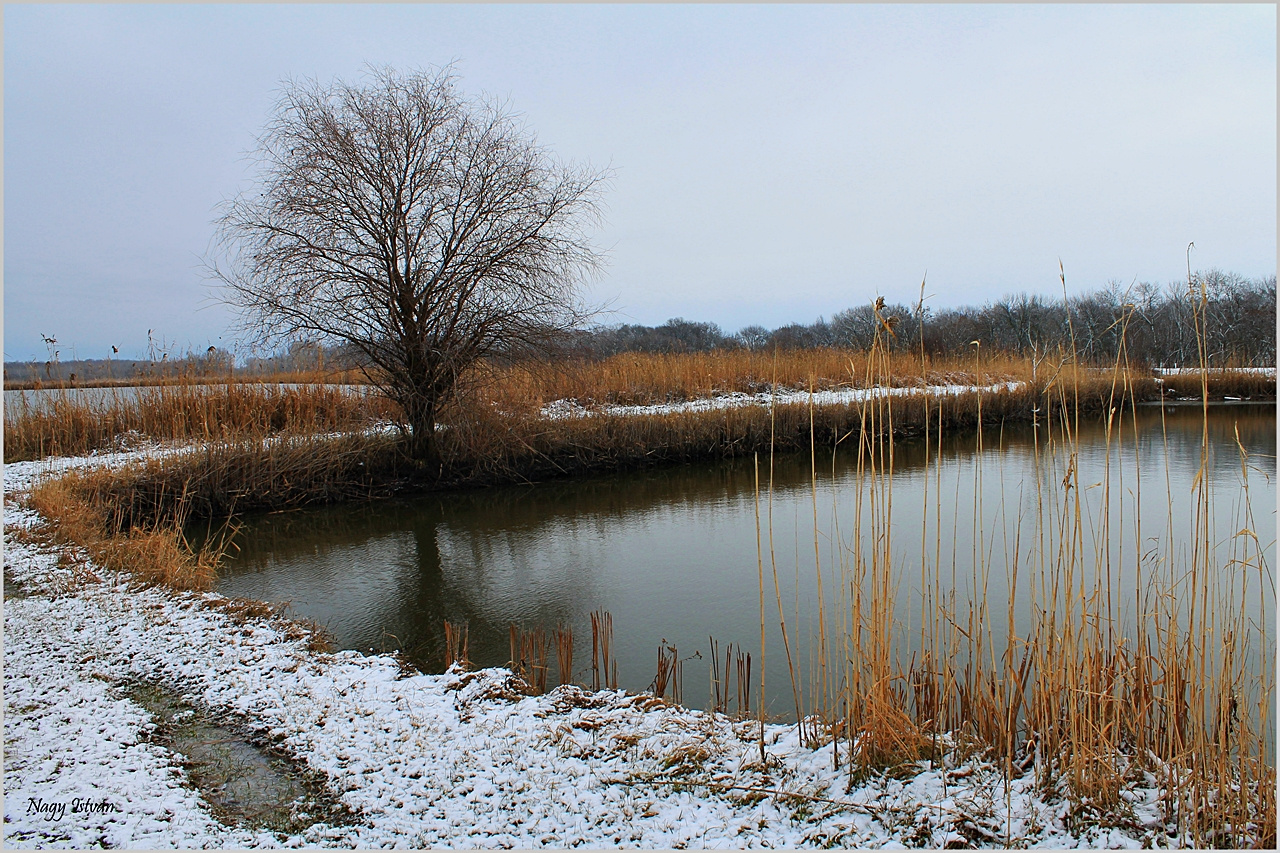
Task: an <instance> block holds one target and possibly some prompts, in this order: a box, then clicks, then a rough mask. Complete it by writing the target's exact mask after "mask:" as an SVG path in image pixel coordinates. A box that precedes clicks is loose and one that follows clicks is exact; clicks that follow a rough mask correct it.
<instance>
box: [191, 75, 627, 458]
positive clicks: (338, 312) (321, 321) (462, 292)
mask: <svg viewBox="0 0 1280 853" xmlns="http://www.w3.org/2000/svg"><path fill="white" fill-rule="evenodd" d="M257 155H258V158H259V162H260V165H261V172H260V184H261V185H260V186H259V187H258V188H257V191H255V192H252V193H250V194H247V195H241V196H239V197H237V198H235V199H234V200H232V201H230V202H228V203H227V205H226V206H225V208H224V211H223V214H222V216H221V218H220V220H219V223H218V224H219V226H220V236H221V243H220V246H221V248H222V250H223V254H222V256H221V257H220V258H219V259H218V260H215V261H214V263H213V267H214V275H215V276H216V277H217V278H218V279H220V280H221V281H222V282H223V283H224V284H225V286H226V290H227V292H228V294H229V301H230V302H232V303H233V304H235V305H237V306H239V307H240V308H241V309H243V311H244V319H245V322H246V326H247V327H248V328H250V329H252V330H254V331H255V332H256V333H257V334H258V336H259V337H261V338H264V339H268V340H275V341H278V340H282V339H284V340H287V339H296V338H299V337H303V338H307V339H310V340H316V341H321V342H330V343H336V342H346V343H347V344H349V345H350V346H351V347H353V348H354V349H355V350H357V351H358V352H359V353H361V354H362V355H363V357H364V359H366V360H367V362H368V363H369V365H370V366H371V367H370V369H369V371H368V373H369V377H370V380H371V381H372V382H374V383H375V384H376V385H377V386H378V387H379V388H380V389H381V390H382V392H384V393H385V394H386V395H387V396H389V397H390V398H391V399H392V400H394V401H395V402H397V403H398V404H399V405H400V406H401V407H402V408H403V410H404V413H405V417H406V420H407V421H408V424H409V427H410V429H411V442H410V449H411V454H412V456H413V457H414V458H416V459H418V460H420V461H421V462H422V463H423V464H424V466H426V467H427V468H429V469H433V470H434V471H436V472H438V471H439V466H440V453H439V445H438V442H437V439H436V422H437V418H438V416H439V413H440V409H441V406H442V404H443V403H444V402H445V400H446V398H448V397H449V395H451V394H452V393H454V392H455V390H456V388H457V385H458V382H459V378H460V376H462V375H463V374H464V372H465V371H466V370H467V368H468V367H470V366H472V365H474V364H475V363H476V362H477V360H479V359H483V358H485V357H487V356H491V355H497V354H515V353H518V352H520V351H522V350H527V349H530V348H536V347H538V346H540V345H541V344H542V343H544V342H545V341H546V339H547V338H548V336H549V335H554V334H555V333H557V332H562V331H565V330H568V329H570V328H572V327H574V326H575V325H576V324H578V323H579V322H580V320H581V319H583V318H584V317H585V316H587V315H588V312H587V311H586V309H585V306H584V305H583V303H582V301H581V299H580V297H579V290H578V285H579V282H580V281H581V280H582V278H583V276H584V275H585V274H588V273H590V272H592V271H594V270H595V269H596V268H597V267H598V265H599V263H600V255H599V253H598V252H597V251H596V250H595V249H594V248H593V247H592V245H591V243H590V242H589V240H588V234H587V229H588V226H591V225H593V224H595V223H596V222H597V220H598V213H599V208H598V200H599V193H600V191H601V189H602V188H603V185H604V183H605V181H606V178H607V176H606V174H605V173H603V172H598V171H592V170H590V169H589V168H585V167H574V166H570V165H565V164H563V163H561V162H559V161H558V160H556V159H555V158H554V157H553V156H552V155H551V154H550V153H548V152H547V151H546V150H545V149H543V148H541V147H540V146H539V145H538V144H537V142H536V140H535V138H534V137H533V135H532V134H531V133H530V132H529V131H527V130H526V129H525V128H524V127H523V126H522V125H521V124H520V122H519V121H518V119H517V117H516V116H514V115H513V114H512V113H511V112H509V111H508V110H507V109H505V108H504V107H502V106H500V105H496V104H493V103H490V102H487V101H482V100H477V99H471V98H467V97H464V96H463V95H462V94H461V93H459V91H458V88H457V84H456V81H455V79H454V77H453V76H452V74H451V73H450V72H449V71H448V70H443V71H437V72H431V73H426V72H416V73H404V74H402V73H398V72H395V71H392V70H379V71H372V72H370V74H369V75H368V80H367V82H366V83H365V84H364V85H351V84H347V83H343V82H336V83H334V84H332V85H329V86H322V85H320V84H318V83H315V82H304V83H294V84H289V85H288V86H287V87H286V89H285V91H284V93H283V95H282V97H281V99H280V100H279V102H278V103H277V105H276V108H275V111H274V117H273V119H272V120H271V122H270V123H269V124H268V125H267V128H266V130H265V132H264V133H263V134H262V136H261V138H260V139H259V144H258V150H257Z"/></svg>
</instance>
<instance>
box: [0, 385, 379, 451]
mask: <svg viewBox="0 0 1280 853" xmlns="http://www.w3.org/2000/svg"><path fill="white" fill-rule="evenodd" d="M23 399H24V402H23V403H22V404H19V405H14V406H6V407H5V412H4V459H5V461H6V462H21V461H24V460H29V459H41V458H44V457H47V456H77V455H82V454H85V453H89V452H92V451H95V450H106V449H112V448H117V447H121V446H122V445H124V444H127V443H130V442H137V441H143V440H154V441H193V440H196V441H212V440H219V439H223V440H225V439H232V438H241V437H263V436H268V435H273V434H277V433H293V434H310V433H327V432H335V431H341V430H353V429H360V428H363V427H366V426H368V425H370V424H372V423H374V422H376V421H379V420H389V419H393V418H395V417H396V414H397V413H396V411H395V409H394V407H392V406H391V405H390V404H389V403H387V402H386V401H385V400H383V399H382V398H380V397H377V396H375V395H369V394H363V393H352V392H351V391H350V390H349V389H344V388H343V387H340V386H330V385H302V386H282V385H262V384H248V383H237V384H228V385H201V384H194V383H190V382H188V383H179V384H173V385H156V386H149V387H144V388H139V389H137V390H136V391H135V390H130V391H128V392H124V391H119V392H102V393H97V394H95V395H94V396H92V397H88V396H84V395H80V394H76V393H74V392H51V397H50V398H48V399H47V400H45V401H41V402H39V403H27V402H26V401H25V400H26V398H25V397H24V398H23Z"/></svg>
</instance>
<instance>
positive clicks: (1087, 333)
mask: <svg viewBox="0 0 1280 853" xmlns="http://www.w3.org/2000/svg"><path fill="white" fill-rule="evenodd" d="M1195 280H1196V288H1195V292H1194V294H1192V292H1191V290H1190V288H1189V287H1188V285H1187V283H1186V282H1182V283H1179V284H1169V285H1165V286H1160V285H1155V284H1150V283H1146V282H1144V283H1141V284H1135V285H1133V286H1131V287H1124V286H1122V285H1120V284H1118V283H1111V284H1109V285H1108V286H1107V287H1105V288H1103V289H1101V290H1099V291H1096V292H1094V293H1089V294H1085V295H1083V296H1074V297H1071V298H1070V299H1067V300H1063V299H1054V298H1048V297H1043V296H1029V295H1027V294H1025V293H1024V294H1018V295H1014V296H1006V297H1004V298H1003V299H1000V300H998V301H996V302H988V303H987V304H985V305H981V306H976V307H975V306H969V307H962V308H947V309H940V310H933V309H931V308H929V307H927V306H926V307H925V308H924V309H923V311H922V312H921V311H920V310H919V307H918V306H914V305H905V304H901V303H897V304H888V305H886V306H885V307H884V308H882V309H881V311H880V313H881V315H882V316H884V317H885V318H886V319H888V318H891V317H896V318H897V320H896V321H892V320H890V323H892V324H893V333H892V336H890V337H889V338H888V341H889V346H890V347H891V348H893V349H895V350H903V349H906V350H912V351H918V350H919V349H920V336H921V333H922V330H923V335H924V348H925V350H926V351H927V352H928V353H930V354H931V355H957V354H959V353H962V352H967V351H972V347H973V342H974V341H978V342H980V344H981V346H982V347H983V348H984V350H985V351H987V352H991V351H1000V352H1006V353H1011V354H1016V355H1023V356H1029V357H1036V356H1038V355H1043V354H1045V353H1048V352H1051V351H1056V350H1058V348H1059V347H1062V348H1063V349H1064V350H1066V351H1071V350H1072V348H1073V345H1072V339H1073V337H1074V351H1075V352H1076V353H1078V354H1079V356H1080V357H1081V358H1082V359H1084V360H1086V361H1089V362H1094V363H1109V362H1112V361H1114V360H1115V359H1116V357H1117V354H1118V352H1119V350H1120V347H1121V342H1122V341H1123V343H1124V346H1125V350H1126V354H1127V356H1128V359H1129V362H1130V363H1131V364H1147V365H1150V366H1153V367H1181V366H1187V365H1195V364H1198V363H1199V346H1200V345H1199V344H1198V343H1197V340H1196V325H1197V323H1196V316H1195V315H1196V312H1197V311H1198V310H1200V311H1201V313H1202V315H1203V316H1202V321H1201V323H1202V325H1203V331H1204V337H1205V343H1206V344H1207V355H1208V358H1209V363H1210V364H1211V365H1223V366H1225V365H1227V364H1231V365H1238V366H1255V367H1272V366H1275V363H1276V277H1275V276H1270V277H1269V278H1263V279H1249V278H1245V277H1243V276H1240V275H1237V274H1235V273H1229V272H1222V271H1220V270H1210V271H1209V272H1205V273H1200V274H1198V275H1197V276H1196V279H1195ZM1201 285H1203V299H1204V304H1203V306H1201V305H1200V300H1201ZM1193 299H1194V301H1193ZM876 326H877V320H876V317H875V311H874V308H873V307H872V305H871V304H870V303H868V304H866V305H861V306H858V307H854V308H847V309H845V310H843V311H840V312H838V313H836V314H834V315H833V316H832V317H831V319H830V320H827V319H824V318H821V317H820V318H818V319H817V320H816V321H815V322H813V323H809V324H807V325H806V324H803V323H791V324H789V325H786V326H781V327H779V328H777V329H773V330H769V329H766V328H765V327H764V326H747V327H745V328H743V329H740V330H739V331H738V332H737V333H736V334H726V333H725V332H724V331H722V330H721V328H720V327H719V326H717V325H716V324H715V323H700V322H694V321H690V320H684V319H680V318H676V319H673V320H668V321H667V322H666V323H663V324H662V325H661V326H641V325H619V326H605V327H598V328H595V329H591V330H588V331H584V332H582V333H580V335H579V337H578V339H577V341H576V342H575V345H576V348H577V349H578V350H579V351H580V352H582V353H583V354H586V355H594V356H610V355H615V354H617V353H622V352H702V351H707V350H713V349H728V348H738V347H743V348H746V349H752V350H769V349H773V348H775V347H777V348H781V349H802V348H809V347H822V346H825V347H847V348H852V349H867V348H869V347H870V346H871V342H872V340H873V338H874V336H875V332H876ZM882 335H883V332H882Z"/></svg>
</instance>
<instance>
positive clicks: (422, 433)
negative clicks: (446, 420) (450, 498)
mask: <svg viewBox="0 0 1280 853" xmlns="http://www.w3.org/2000/svg"><path fill="white" fill-rule="evenodd" d="M405 414H406V416H407V417H408V419H409V428H410V430H412V432H411V434H410V436H409V456H410V458H412V459H413V461H414V462H415V463H417V465H418V466H419V467H420V469H421V470H422V472H423V473H424V474H426V475H427V476H428V477H430V478H431V479H433V480H438V479H439V478H440V473H441V470H442V466H443V460H442V459H441V458H440V442H439V441H438V440H437V437H436V407H435V405H434V404H432V403H431V402H429V401H426V400H423V399H421V398H419V399H416V400H414V401H412V402H411V403H410V404H408V405H406V406H405Z"/></svg>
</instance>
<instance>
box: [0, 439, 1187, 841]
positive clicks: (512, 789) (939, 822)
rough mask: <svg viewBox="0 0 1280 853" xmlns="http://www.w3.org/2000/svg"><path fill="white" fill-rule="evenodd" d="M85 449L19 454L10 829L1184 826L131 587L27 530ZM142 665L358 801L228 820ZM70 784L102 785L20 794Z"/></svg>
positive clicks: (521, 833) (11, 614) (1143, 780)
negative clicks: (35, 488)
mask: <svg viewBox="0 0 1280 853" xmlns="http://www.w3.org/2000/svg"><path fill="white" fill-rule="evenodd" d="M98 461H106V460H98ZM83 464H93V461H92V460H88V459H78V460H71V459H65V460H60V461H59V464H57V465H56V466H55V465H52V464H45V465H43V466H42V464H41V463H21V464H17V465H8V466H6V468H5V493H6V497H5V515H6V528H7V538H6V542H7V544H6V550H5V581H6V585H10V584H13V583H15V582H16V584H17V586H16V587H10V589H9V595H8V596H6V602H5V603H6V605H7V606H6V607H5V638H6V644H5V668H6V669H5V671H6V682H7V687H8V689H7V690H6V691H5V702H6V716H5V720H6V722H5V726H6V768H5V771H6V778H5V787H6V791H7V793H8V794H9V796H8V797H6V828H5V841H6V844H7V845H8V846H11V847H34V846H63V845H66V846H76V847H81V846H93V845H97V844H103V845H106V844H110V845H113V846H134V847H136V846H169V845H176V846H224V847H225V846H234V847H251V846H253V847H256V846H302V845H306V846H344V847H346V846H353V845H356V846H379V845H385V844H396V845H398V846H403V845H407V844H413V845H435V846H446V845H465V846H517V847H537V846H552V847H564V846H573V845H588V846H642V847H683V846H703V845H708V846H729V847H742V846H748V845H760V844H768V845H774V846H788V847H790V846H796V847H799V846H829V845H851V846H886V845H896V844H902V845H906V846H933V847H941V846H945V845H947V844H964V845H966V846H967V845H978V846H984V845H985V846H996V847H1005V846H1023V845H1025V846H1043V847H1067V846H1078V845H1086V846H1090V847H1113V846H1114V847H1141V846H1152V845H1156V846H1164V845H1169V844H1175V845H1176V844H1177V843H1178V839H1177V837H1176V836H1171V835H1170V834H1169V833H1170V828H1169V827H1168V826H1166V825H1165V824H1164V821H1163V817H1162V805H1163V803H1162V801H1161V793H1160V791H1159V789H1158V786H1157V784H1156V782H1157V780H1156V779H1155V778H1154V777H1152V776H1150V774H1149V773H1148V774H1142V775H1140V776H1134V777H1133V778H1130V779H1129V781H1128V782H1127V783H1126V787H1125V797H1124V800H1125V801H1126V802H1127V804H1128V807H1127V813H1128V815H1129V817H1128V818H1126V819H1123V820H1119V821H1117V820H1115V817H1116V816H1103V815H1100V816H1097V818H1096V819H1093V820H1089V819H1086V820H1083V821H1082V820H1081V818H1080V817H1078V816H1075V815H1073V809H1072V807H1071V802H1070V798H1069V797H1068V796H1067V795H1066V794H1067V792H1065V791H1063V790H1057V789H1051V790H1049V791H1041V790H1038V789H1037V786H1036V783H1035V775H1036V774H1035V773H1034V772H1022V773H1020V774H1019V775H1017V776H1016V778H1014V779H1011V780H1008V785H1007V788H1006V784H1005V780H1004V779H1003V774H1002V772H1001V771H1000V769H999V768H997V767H995V766H992V765H991V764H990V763H986V762H984V761H983V760H982V759H981V757H980V756H979V755H973V754H970V755H965V754H964V753H963V752H962V751H953V752H952V754H951V758H950V760H949V761H947V762H945V763H944V765H943V766H941V767H935V768H933V769H930V768H929V767H928V762H918V763H916V764H913V765H909V766H904V767H900V768H897V769H896V770H893V771H891V772H886V773H872V774H870V775H869V776H868V777H867V778H866V779H863V780H861V781H860V782H859V783H858V784H856V785H852V786H850V779H849V775H848V770H847V768H842V769H840V770H838V771H837V770H834V769H833V764H834V756H833V755H832V750H833V749H834V748H835V747H834V746H833V745H832V744H830V743H828V744H827V745H825V746H823V747H819V748H817V749H811V748H809V747H807V746H802V745H801V743H800V739H799V735H798V730H797V727H796V726H795V725H794V724H792V725H782V724H766V726H765V727H764V728H765V741H766V753H767V756H768V758H767V760H766V763H765V765H761V763H760V760H759V755H760V747H759V731H760V725H759V723H757V722H755V721H734V720H732V719H730V718H727V717H723V716H718V715H714V714H710V713H707V712H703V711H692V710H688V709H684V708H680V707H678V706H672V705H667V704H665V703H663V702H661V701H659V700H657V699H654V698H653V697H651V696H648V695H645V694H626V693H623V692H621V691H601V692H599V693H595V694H593V693H590V692H589V691H585V690H582V689H581V688H573V687H569V688H560V689H558V690H556V691H552V692H551V693H548V694H544V695H541V696H524V695H522V694H521V692H520V688H519V683H518V682H517V681H516V680H514V679H513V677H512V676H511V675H510V673H509V672H508V671H507V670H504V669H488V670H481V671H478V672H474V673H466V674H461V673H458V672H450V673H446V674H444V675H422V674H408V673H406V672H405V671H404V670H403V669H402V668H401V667H400V666H399V665H398V663H397V662H396V660H395V659H394V658H393V657H391V656H388V655H370V656H364V655H360V654H358V653H356V652H352V651H345V652H337V653H317V652H314V651H311V650H309V649H308V648H307V642H308V638H307V637H306V636H305V631H303V632H299V631H298V630H297V626H296V624H295V623H291V622H290V621H289V620H287V619H281V618H279V617H271V616H261V615H258V616H255V615H247V616H246V615H244V614H243V613H241V614H240V615H235V614H234V613H233V612H230V611H233V610H234V608H229V607H227V606H226V599H225V598H224V597H222V596H220V595H218V594H216V593H177V592H172V591H168V590H164V589H160V588H155V587H152V588H146V589H140V588H137V587H136V586H135V585H131V584H130V583H129V579H128V578H127V577H125V576H121V575H113V574H111V573H109V572H106V571H105V570H102V569H99V568H97V567H95V566H93V565H92V564H91V563H88V562H86V561H83V560H79V559H76V558H74V555H73V556H72V557H71V558H69V557H68V555H69V553H72V552H74V550H75V549H68V548H67V547H65V546H62V547H52V546H49V545H45V544H41V543H40V542H39V541H38V537H34V536H33V535H32V534H31V533H29V532H28V533H24V532H23V531H30V530H31V529H32V527H33V525H35V524H37V523H38V521H39V520H38V518H37V517H36V516H35V514H34V513H32V512H31V511H29V510H26V509H22V508H20V507H19V506H18V504H17V502H16V500H15V498H16V497H17V496H18V494H20V493H21V492H22V490H23V488H24V487H25V486H29V485H30V482H31V481H32V479H33V475H34V474H35V473H36V471H35V470H31V469H36V468H38V467H43V468H44V469H45V470H50V469H52V468H54V467H57V468H62V469H67V468H70V467H76V466H78V465H83ZM15 592H16V593H19V595H20V596H21V597H17V596H15V595H14V593H15ZM291 626H292V627H291ZM135 682H146V683H154V684H157V685H161V686H163V687H165V688H166V689H169V690H172V691H175V692H176V693H180V694H181V695H182V697H183V698H184V700H185V701H188V702H190V703H192V704H193V705H195V706H198V707H201V708H204V709H207V710H208V711H210V712H211V713H212V714H215V715H217V716H219V717H222V718H225V719H228V720H232V721H234V722H235V723H236V725H237V726H238V727H239V728H240V729H241V730H243V731H245V732H249V733H251V736H252V738H253V739H255V740H256V741H258V742H259V743H263V744H271V745H272V746H273V748H274V749H276V750H279V751H282V752H284V753H286V754H287V755H289V756H290V757H291V759H292V761H293V762H294V763H295V764H297V765H298V766H300V767H303V768H306V769H307V770H308V771H309V772H312V773H314V774H316V775H317V776H318V777H319V778H321V779H323V780H325V782H326V787H327V789H328V790H329V791H330V792H331V793H332V794H333V795H334V796H335V797H336V798H338V799H339V800H341V802H342V804H343V805H345V806H346V807H347V808H348V809H350V811H351V812H352V814H353V815H354V823H353V824H351V825H331V824H325V823H318V824H315V825H313V826H311V827H309V828H308V829H306V830H304V831H302V832H299V833H295V834H293V835H288V836H286V835H277V834H273V833H271V832H267V831H256V832H255V831H250V830H247V829H232V828H228V827H225V826H222V825H221V824H219V823H218V822H217V820H216V819H215V818H214V817H213V814H212V812H211V811H210V808H209V806H208V804H207V802H205V800H204V799H202V798H201V797H200V796H198V795H197V792H196V791H194V790H193V789H192V786H191V780H190V779H189V778H187V776H186V774H185V771H184V770H183V769H182V762H181V761H180V759H179V758H178V757H177V756H175V755H174V754H173V753H172V752H167V751H166V750H164V749H163V748H161V747H159V746H157V745H156V744H155V743H152V742H149V740H148V734H147V732H148V725H149V722H148V717H147V714H146V713H145V712H144V711H143V709H142V708H140V707H139V706H138V705H137V704H135V703H133V702H132V701H130V700H129V699H128V698H126V697H124V696H122V695H121V694H120V692H119V691H120V689H121V685H125V684H130V683H135ZM844 743H845V742H844V741H841V744H842V746H843V744H844ZM77 797H79V798H82V799H87V800H88V801H91V802H104V803H108V804H110V805H111V806H112V808H105V807H104V808H101V809H96V810H81V811H79V812H77V813H75V814H71V813H68V814H65V815H63V816H62V817H61V818H59V819H56V820H51V819H49V814H48V813H47V812H42V811H40V810H38V809H37V810H36V811H35V812H34V813H31V814H28V813H27V812H28V811H29V810H30V807H31V803H32V802H33V801H39V802H40V803H42V804H44V803H49V804H56V803H59V802H62V801H64V800H65V801H67V802H68V803H70V802H72V800H73V799H75V798H77ZM116 809H118V810H116ZM1111 824H1115V825H1111ZM1069 825H1071V826H1074V827H1075V829H1074V830H1072V829H1068V826H1069Z"/></svg>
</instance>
